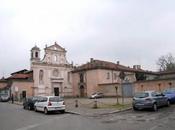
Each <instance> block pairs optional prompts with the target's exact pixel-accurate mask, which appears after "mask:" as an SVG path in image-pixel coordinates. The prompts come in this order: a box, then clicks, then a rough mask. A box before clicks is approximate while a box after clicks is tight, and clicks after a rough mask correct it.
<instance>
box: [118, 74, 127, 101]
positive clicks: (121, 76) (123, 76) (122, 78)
mask: <svg viewBox="0 0 175 130" xmlns="http://www.w3.org/2000/svg"><path fill="white" fill-rule="evenodd" d="M125 76H126V75H125V72H124V71H121V72H120V74H119V77H120V79H121V90H122V104H124V90H123V80H124V79H125Z"/></svg>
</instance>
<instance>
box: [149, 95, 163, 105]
mask: <svg viewBox="0 0 175 130" xmlns="http://www.w3.org/2000/svg"><path fill="white" fill-rule="evenodd" d="M151 96H152V97H153V99H154V100H155V101H156V103H157V106H161V97H160V96H159V94H158V93H157V92H152V94H151Z"/></svg>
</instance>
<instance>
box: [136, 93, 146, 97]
mask: <svg viewBox="0 0 175 130" xmlns="http://www.w3.org/2000/svg"><path fill="white" fill-rule="evenodd" d="M148 96H149V94H148V93H136V94H135V96H134V97H136V98H145V97H148Z"/></svg>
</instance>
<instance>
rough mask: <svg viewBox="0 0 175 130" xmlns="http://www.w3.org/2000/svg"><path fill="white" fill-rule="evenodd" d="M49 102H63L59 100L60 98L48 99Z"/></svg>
mask: <svg viewBox="0 0 175 130" xmlns="http://www.w3.org/2000/svg"><path fill="white" fill-rule="evenodd" d="M49 101H50V102H60V101H63V98H61V97H50V98H49Z"/></svg>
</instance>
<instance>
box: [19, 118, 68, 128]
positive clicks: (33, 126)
mask: <svg viewBox="0 0 175 130" xmlns="http://www.w3.org/2000/svg"><path fill="white" fill-rule="evenodd" d="M68 116H70V115H64V116H61V117H54V118H52V119H49V120H46V121H44V122H41V123H37V124H33V125H29V126H25V127H22V128H19V129H16V130H30V129H32V128H36V127H38V126H41V125H43V124H45V123H50V122H52V121H53V120H55V119H62V118H66V117H68Z"/></svg>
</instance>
